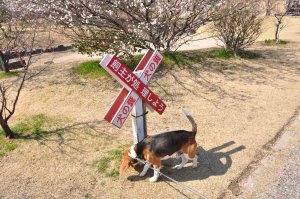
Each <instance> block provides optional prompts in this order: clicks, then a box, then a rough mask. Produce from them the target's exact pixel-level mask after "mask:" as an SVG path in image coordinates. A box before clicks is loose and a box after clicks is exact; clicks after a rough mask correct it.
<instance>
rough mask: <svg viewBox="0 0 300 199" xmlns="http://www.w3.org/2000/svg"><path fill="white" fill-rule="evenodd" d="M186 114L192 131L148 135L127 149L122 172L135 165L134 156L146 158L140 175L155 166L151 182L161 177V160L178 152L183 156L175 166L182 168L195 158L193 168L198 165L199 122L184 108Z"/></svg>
mask: <svg viewBox="0 0 300 199" xmlns="http://www.w3.org/2000/svg"><path fill="white" fill-rule="evenodd" d="M182 111H183V113H184V115H185V116H186V117H187V118H188V120H189V121H190V122H191V124H192V131H185V130H177V131H170V132H166V133H161V134H157V135H153V136H147V137H146V138H145V139H144V140H142V141H140V142H139V143H137V144H135V145H133V146H131V147H128V148H126V149H125V152H124V154H123V158H122V162H121V165H120V174H121V175H122V174H123V173H124V172H125V171H126V170H127V169H128V168H129V167H130V166H132V167H133V165H134V163H135V162H136V161H135V160H134V158H136V157H138V158H140V159H144V160H145V161H146V164H145V166H144V169H143V171H142V172H141V173H140V176H144V175H145V174H146V172H147V170H148V169H149V167H150V166H151V165H153V167H154V169H155V170H154V175H153V177H151V178H150V182H156V181H157V179H158V177H159V171H160V168H161V160H163V159H166V158H168V157H169V156H171V155H172V154H174V153H176V156H177V157H178V158H180V157H181V160H182V161H181V163H180V164H179V165H176V166H175V168H177V169H181V168H182V167H183V166H184V165H185V164H186V163H187V162H188V160H193V168H195V167H197V163H198V162H197V158H198V156H197V155H196V149H197V142H196V140H195V136H196V133H197V124H196V123H195V121H194V119H193V118H192V116H191V115H190V114H189V112H187V111H186V110H184V109H182Z"/></svg>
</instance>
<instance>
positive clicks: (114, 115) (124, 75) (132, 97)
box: [100, 50, 166, 128]
mask: <svg viewBox="0 0 300 199" xmlns="http://www.w3.org/2000/svg"><path fill="white" fill-rule="evenodd" d="M162 59H163V57H162V55H161V54H160V52H159V51H157V50H156V51H155V52H154V53H152V52H151V51H150V50H148V52H147V53H146V54H145V55H144V57H143V58H142V60H141V61H140V63H139V64H138V66H137V67H136V69H135V72H138V74H139V75H135V74H134V73H133V72H132V71H131V70H130V69H129V68H127V67H126V65H125V64H124V63H123V62H122V61H121V60H119V59H118V58H117V57H116V56H112V55H109V54H106V55H105V56H104V58H103V59H102V60H101V62H100V65H101V66H102V67H103V68H104V69H105V70H106V71H107V72H108V73H109V74H111V75H112V76H113V77H114V78H115V79H116V80H117V81H118V82H119V83H120V84H122V85H123V86H124V88H123V89H122V90H121V92H120V93H119V95H118V97H117V98H116V99H115V101H114V102H113V104H112V106H111V108H110V109H109V110H108V112H107V113H106V115H105V117H104V119H105V120H107V121H108V122H110V123H112V124H114V125H115V126H117V127H119V128H121V127H122V125H123V124H124V122H125V120H126V118H127V117H128V115H129V113H130V112H131V110H132V108H133V107H134V105H135V103H136V102H137V100H138V99H139V98H141V99H142V100H143V101H144V102H146V103H147V104H148V105H149V106H150V107H151V108H153V109H154V110H155V111H157V112H158V113H159V114H162V113H163V112H164V110H165V108H166V105H165V103H164V102H163V101H162V100H161V99H159V98H158V96H157V95H155V94H154V93H153V92H152V91H151V90H150V89H149V88H148V86H147V83H148V82H149V80H150V79H151V77H152V76H153V74H154V73H155V71H156V69H157V68H158V66H159V64H160V62H161V61H162Z"/></svg>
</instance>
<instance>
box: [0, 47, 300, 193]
mask: <svg viewBox="0 0 300 199" xmlns="http://www.w3.org/2000/svg"><path fill="white" fill-rule="evenodd" d="M254 49H255V50H257V51H259V52H260V53H261V54H262V58H259V59H257V60H213V59H206V60H203V62H201V63H199V64H196V65H194V66H192V67H189V68H188V69H185V70H177V71H176V70H175V71H171V72H161V73H160V74H158V75H157V76H156V79H154V80H153V81H152V83H151V88H153V89H154V90H155V92H156V93H158V95H159V96H161V97H162V98H163V99H164V101H165V102H166V103H167V106H168V108H167V109H166V112H165V113H164V114H163V115H162V116H159V115H158V114H156V113H150V114H148V129H149V130H148V131H149V132H148V133H149V134H155V133H158V132H163V131H167V130H172V129H190V128H191V127H190V125H189V122H188V121H187V120H186V119H185V118H184V116H183V115H182V113H181V111H180V108H181V107H185V108H187V109H188V110H189V111H190V112H191V114H192V115H193V117H194V118H195V120H196V121H197V123H198V126H199V127H198V129H199V131H198V134H197V142H198V143H199V148H198V154H199V157H200V158H199V162H200V164H199V166H198V168H196V169H192V168H191V163H189V164H187V166H186V167H185V168H183V169H182V170H180V171H177V170H175V169H174V168H173V166H174V165H175V164H176V162H177V160H175V159H171V160H168V161H166V162H165V166H164V167H163V169H162V172H164V173H166V174H167V175H169V176H171V177H172V178H174V179H176V180H178V181H180V182H183V183H185V184H187V185H189V186H192V187H193V188H195V189H197V190H198V191H199V192H201V193H203V194H204V195H206V196H207V197H208V198H218V197H220V196H224V197H226V196H228V198H232V197H238V196H239V195H240V194H241V192H240V191H239V190H237V191H236V190H233V189H230V184H231V183H232V181H233V180H234V179H236V178H237V177H238V176H240V175H241V173H242V171H243V170H244V169H245V168H247V166H248V165H249V164H250V163H251V162H252V161H253V160H255V159H256V158H258V157H260V155H262V154H263V153H264V149H263V148H262V147H263V146H264V145H265V144H266V143H268V142H269V141H270V140H272V139H273V138H274V136H275V135H276V134H277V133H278V132H279V131H280V130H281V128H282V126H283V125H285V124H286V123H287V122H288V121H289V120H290V118H291V116H292V115H294V113H295V110H296V109H297V108H299V105H300V103H299V98H300V90H299V88H300V43H290V44H288V45H287V46H286V47H262V46H256V47H254ZM58 56H60V57H61V58H57V59H61V60H60V61H55V59H54V64H53V65H52V66H51V67H50V68H48V69H47V70H46V71H45V73H44V74H43V75H41V76H39V77H37V79H36V80H35V81H31V82H28V84H27V85H26V87H25V90H24V92H23V93H22V95H21V99H20V103H19V104H18V107H17V112H16V115H15V116H14V118H13V121H12V122H13V123H14V122H17V121H20V120H22V119H24V118H26V117H29V116H31V115H34V114H37V113H45V114H47V115H49V116H54V117H58V116H59V117H65V118H68V122H66V124H65V126H63V127H64V134H63V135H60V134H58V133H57V134H55V133H54V135H53V136H51V137H50V138H48V139H46V140H42V141H36V140H25V141H24V142H22V143H21V144H20V145H19V146H18V148H17V149H16V150H14V151H12V152H11V153H9V154H8V155H7V156H5V157H3V158H1V159H0V168H1V172H0V198H45V197H46V198H141V197H142V196H143V197H147V198H158V197H164V198H185V197H187V198H188V197H190V198H195V196H194V195H192V194H190V193H189V192H187V191H185V190H182V188H180V187H178V186H177V185H175V184H173V183H171V182H169V181H167V180H166V179H163V178H161V179H160V181H159V182H157V183H155V184H152V183H149V182H148V177H149V176H150V175H151V172H150V174H148V175H147V176H146V177H144V178H140V177H138V176H136V175H137V173H136V172H135V171H131V172H129V173H128V174H127V175H126V176H125V177H121V178H118V179H112V178H108V177H105V176H104V175H102V174H99V173H97V171H96V168H95V166H94V165H93V162H94V161H95V160H99V158H100V157H103V156H104V155H105V154H107V151H108V150H110V149H114V148H117V147H119V146H121V145H124V144H127V145H128V144H131V126H130V122H129V121H127V122H126V124H125V126H124V127H123V128H122V129H116V128H113V127H111V126H110V125H109V124H107V123H106V122H104V121H102V118H103V115H104V113H105V111H106V110H107V108H108V107H109V105H110V103H111V102H112V99H113V98H114V97H115V96H116V95H117V93H118V91H119V87H118V86H117V84H115V83H113V82H103V81H100V80H85V79H81V78H79V77H75V76H73V75H71V74H70V68H71V67H72V66H74V64H75V63H77V62H78V60H80V59H76V60H75V59H73V58H66V57H67V54H58ZM108 83H109V84H108ZM112 87H114V89H111V88H112ZM161 87H163V88H164V89H166V90H167V91H168V94H166V93H165V92H164V91H163V89H161ZM224 192H225V193H226V194H225V195H224Z"/></svg>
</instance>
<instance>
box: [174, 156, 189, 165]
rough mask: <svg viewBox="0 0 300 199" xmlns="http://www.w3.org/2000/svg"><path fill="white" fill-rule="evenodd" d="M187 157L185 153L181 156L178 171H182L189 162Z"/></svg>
mask: <svg viewBox="0 0 300 199" xmlns="http://www.w3.org/2000/svg"><path fill="white" fill-rule="evenodd" d="M185 156H186V154H184V153H182V154H181V155H180V157H181V163H180V164H178V165H176V166H175V168H176V169H182V167H183V166H184V165H185V164H186V163H187V162H188V161H189V160H188V159H187V158H186V157H185Z"/></svg>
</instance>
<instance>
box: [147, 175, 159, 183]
mask: <svg viewBox="0 0 300 199" xmlns="http://www.w3.org/2000/svg"><path fill="white" fill-rule="evenodd" d="M157 179H158V178H157V177H156V176H153V177H152V178H150V179H149V181H150V182H156V181H157Z"/></svg>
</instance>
